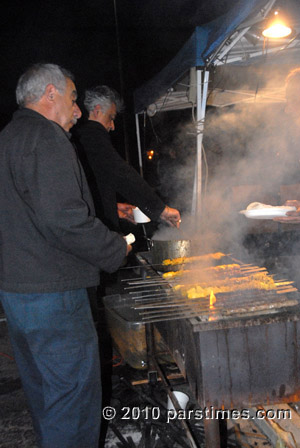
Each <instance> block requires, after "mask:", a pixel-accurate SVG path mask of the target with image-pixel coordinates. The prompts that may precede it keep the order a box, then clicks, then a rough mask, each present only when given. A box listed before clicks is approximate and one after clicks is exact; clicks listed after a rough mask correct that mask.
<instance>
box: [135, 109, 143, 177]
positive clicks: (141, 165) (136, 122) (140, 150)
mask: <svg viewBox="0 0 300 448" xmlns="http://www.w3.org/2000/svg"><path fill="white" fill-rule="evenodd" d="M135 127H136V139H137V146H138V155H139V169H140V175H141V176H142V177H144V174H143V157H142V145H141V134H140V123H139V114H135Z"/></svg>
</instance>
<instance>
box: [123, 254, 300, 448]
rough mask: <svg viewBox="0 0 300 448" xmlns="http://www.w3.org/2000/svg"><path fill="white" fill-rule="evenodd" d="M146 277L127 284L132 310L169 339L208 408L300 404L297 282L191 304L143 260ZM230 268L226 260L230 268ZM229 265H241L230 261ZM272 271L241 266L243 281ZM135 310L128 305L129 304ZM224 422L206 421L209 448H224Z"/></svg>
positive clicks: (148, 260)
mask: <svg viewBox="0 0 300 448" xmlns="http://www.w3.org/2000/svg"><path fill="white" fill-rule="evenodd" d="M137 259H138V261H139V265H140V266H141V267H142V271H141V272H143V275H142V276H141V277H140V278H136V279H131V280H128V281H125V283H124V291H125V292H126V294H125V295H126V298H127V301H128V298H129V300H130V304H131V305H130V306H131V307H132V309H134V310H135V312H138V313H139V315H140V319H141V321H143V322H145V323H150V324H152V325H153V326H154V327H155V329H156V330H157V331H159V333H160V334H161V335H162V337H163V339H164V341H165V343H166V345H167V347H168V349H169V351H170V352H171V354H172V356H173V358H174V360H175V361H176V363H177V365H178V367H179V369H180V371H181V373H182V375H183V376H184V377H185V378H186V380H187V382H188V383H189V386H190V389H191V392H192V393H193V396H194V397H195V398H196V400H197V402H198V403H199V405H200V406H201V407H202V408H205V407H208V408H209V407H211V406H213V407H214V408H215V409H245V408H246V409H249V408H250V407H253V406H256V405H261V404H265V405H266V404H268V405H270V404H275V403H291V402H296V401H299V400H300V378H299V373H298V372H299V371H300V370H299V367H300V305H299V292H298V290H297V289H296V288H294V287H293V285H292V282H288V281H285V280H284V279H283V280H280V279H279V280H276V281H275V284H276V288H275V289H274V290H265V291H263V290H259V289H253V290H249V289H247V290H244V291H240V290H239V289H237V290H236V291H233V292H225V293H220V294H216V298H217V300H216V303H215V304H213V305H212V304H211V303H210V301H209V299H208V298H204V299H203V298H201V299H197V298H196V299H192V300H191V299H187V298H186V297H184V296H182V295H180V294H179V293H178V292H176V291H174V287H172V286H174V284H172V282H170V280H167V279H163V278H162V275H161V274H160V273H159V266H158V271H157V270H156V269H154V268H155V266H152V265H151V252H146V253H139V254H137ZM222 261H223V260H222ZM227 261H228V262H231V263H232V262H236V260H234V259H231V258H230V257H228V259H227ZM258 272H264V273H265V274H266V275H269V274H268V273H267V271H266V270H265V269H264V268H259V267H257V266H253V265H243V264H241V276H243V275H245V274H246V275H248V274H253V273H258ZM127 303H128V302H127ZM217 426H218V422H217V421H214V420H210V421H205V427H206V428H205V430H206V446H207V447H208V448H210V447H215V448H217V447H218V446H219V445H218V443H219V442H218V440H217V439H218V436H217V432H218V428H217Z"/></svg>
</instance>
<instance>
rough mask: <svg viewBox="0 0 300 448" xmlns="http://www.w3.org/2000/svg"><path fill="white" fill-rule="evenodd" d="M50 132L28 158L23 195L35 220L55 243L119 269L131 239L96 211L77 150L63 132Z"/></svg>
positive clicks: (102, 266) (102, 265)
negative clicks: (111, 227)
mask: <svg viewBox="0 0 300 448" xmlns="http://www.w3.org/2000/svg"><path fill="white" fill-rule="evenodd" d="M53 126H54V125H53ZM44 131H45V129H44ZM50 131H52V132H49V130H48V133H47V137H48V138H45V136H44V134H42V135H41V138H38V139H37V143H36V144H35V145H34V147H33V149H32V151H31V152H30V153H28V154H27V155H26V157H24V159H23V169H22V172H23V173H24V174H23V182H22V184H23V188H22V194H23V195H24V198H25V200H26V201H27V203H28V205H29V209H30V210H31V213H32V219H33V220H34V221H35V222H36V225H37V226H38V228H39V230H40V232H41V233H42V234H43V236H44V237H45V238H46V239H47V240H48V241H49V243H50V244H51V245H53V246H55V247H57V248H59V249H60V250H62V251H65V252H67V253H70V254H72V255H74V256H76V257H79V258H81V259H83V260H85V261H87V262H89V263H90V264H92V265H94V266H98V267H99V268H100V269H102V270H104V271H107V272H113V271H115V270H116V269H118V268H119V267H120V265H121V263H122V261H123V259H124V257H125V255H126V242H125V241H124V239H123V238H122V237H121V236H120V235H118V234H117V233H115V232H112V231H110V230H109V229H108V228H107V227H106V226H105V225H104V224H103V223H102V222H101V221H100V220H99V219H98V218H96V217H95V216H93V215H92V214H91V213H90V209H91V207H93V206H92V203H91V202H90V197H85V196H86V193H85V188H84V187H85V183H86V180H85V177H84V174H83V170H81V169H80V165H79V163H78V161H77V157H76V153H75V150H74V148H73V146H72V144H71V143H70V142H69V140H68V138H67V137H66V135H65V134H64V132H63V130H61V129H60V128H57V129H56V126H55V129H54V131H53V129H52V130H50ZM87 191H88V190H87Z"/></svg>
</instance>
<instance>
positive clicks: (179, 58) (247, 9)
mask: <svg viewBox="0 0 300 448" xmlns="http://www.w3.org/2000/svg"><path fill="white" fill-rule="evenodd" d="M266 3H267V0H240V1H238V2H236V4H235V5H234V7H233V8H232V9H231V10H230V11H229V12H228V13H227V14H224V15H223V16H221V17H219V18H218V19H216V20H214V21H212V22H210V23H208V24H205V25H203V26H197V27H196V28H195V30H194V32H193V34H192V35H191V37H190V38H189V40H188V41H187V42H186V43H185V45H184V46H183V47H182V49H181V50H180V51H179V52H178V53H177V55H176V56H175V57H174V58H173V59H172V60H171V61H170V62H169V64H168V65H167V66H166V67H164V69H163V70H161V71H160V72H159V73H158V74H157V75H156V76H155V77H154V78H152V79H151V80H150V81H148V82H147V83H145V84H143V85H142V86H141V87H139V88H138V89H136V90H135V92H134V107H135V113H139V112H142V111H143V110H144V109H145V108H146V107H147V106H148V105H149V104H151V103H154V102H155V100H157V99H158V98H160V97H161V96H162V95H163V94H165V93H166V91H167V90H168V88H170V87H171V86H172V85H174V83H175V82H176V81H177V80H178V79H180V78H181V77H182V76H183V75H184V74H185V73H186V72H187V71H188V70H189V69H190V68H191V67H204V66H205V65H206V61H207V58H208V57H209V56H211V55H212V54H213V53H214V51H216V50H217V48H218V47H219V46H220V45H221V44H222V42H223V41H224V40H225V39H226V38H227V37H228V36H229V35H230V34H231V33H232V32H233V31H234V30H235V29H236V28H237V27H238V26H239V25H240V24H241V23H243V22H244V21H245V20H246V19H247V18H248V17H249V16H251V15H252V14H256V13H257V12H258V11H259V10H260V9H261V8H262V7H263V6H265V5H266Z"/></svg>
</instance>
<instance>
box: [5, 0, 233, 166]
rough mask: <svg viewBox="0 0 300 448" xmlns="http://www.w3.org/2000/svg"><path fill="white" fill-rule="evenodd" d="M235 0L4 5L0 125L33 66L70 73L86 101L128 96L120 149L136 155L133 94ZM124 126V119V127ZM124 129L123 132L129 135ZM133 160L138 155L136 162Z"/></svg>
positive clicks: (66, 0) (31, 0) (63, 0)
mask: <svg viewBox="0 0 300 448" xmlns="http://www.w3.org/2000/svg"><path fill="white" fill-rule="evenodd" d="M237 3H238V1H232V0H231V1H230V0H223V1H222V0H200V1H199V0H158V1H153V0H152V1H151V0H105V1H104V0H88V1H83V0H72V1H71V0H60V1H58V0H48V1H47V0H44V1H40V0H27V1H24V0H12V1H8V0H4V1H2V2H1V14H0V39H1V52H0V58H1V60H0V67H1V69H0V93H1V95H0V127H1V128H2V127H3V126H4V125H5V124H6V123H7V122H8V121H9V120H10V118H11V115H12V113H13V111H14V110H15V109H16V103H15V86H16V83H17V80H18V78H19V76H20V75H21V74H22V73H23V71H24V70H25V69H26V68H27V67H28V66H29V65H31V64H32V63H35V62H52V63H56V64H59V65H62V66H63V67H65V68H67V69H69V70H71V71H72V72H73V73H74V75H75V78H76V85H77V89H78V92H79V105H81V96H82V94H83V91H84V89H85V88H86V87H91V86H92V85H96V84H107V85H109V86H111V87H114V88H115V89H117V90H118V91H119V92H120V93H122V95H123V97H124V99H125V103H126V110H125V113H124V115H123V117H122V119H120V118H119V126H118V127H117V129H118V131H117V132H116V133H115V136H114V138H115V139H116V138H117V140H118V147H119V148H118V149H119V151H120V152H121V153H122V151H123V152H124V148H123V149H122V147H121V146H122V145H124V144H125V145H127V146H128V147H129V152H130V154H133V155H134V154H136V147H135V129H134V116H133V104H132V103H133V97H132V95H133V91H134V89H135V88H137V87H138V86H139V85H141V84H142V83H143V82H144V81H146V80H148V79H149V78H151V77H152V76H153V75H154V74H156V73H157V72H158V71H159V70H160V69H162V68H163V66H164V65H165V64H166V63H167V62H168V61H169V60H170V59H171V58H172V57H173V56H174V55H175V54H176V52H177V51H178V50H179V49H180V48H181V46H182V45H183V44H184V42H185V41H186V39H188V37H189V36H190V35H191V34H192V32H193V29H194V27H195V26H196V25H200V24H202V23H206V22H208V21H210V20H212V19H214V18H215V17H217V16H219V15H222V14H224V13H226V12H227V11H228V10H229V9H230V8H231V7H233V5H234V4H237ZM121 121H123V123H122V125H120V124H121ZM124 130H125V134H126V135H124ZM134 157H135V156H133V158H134Z"/></svg>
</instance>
